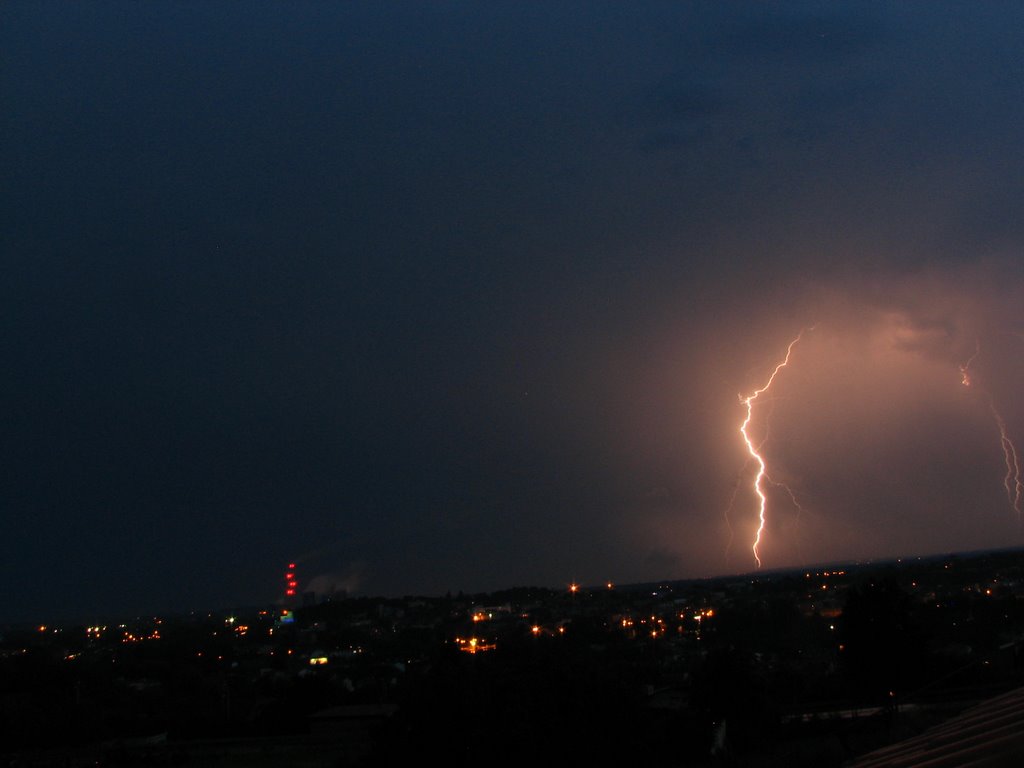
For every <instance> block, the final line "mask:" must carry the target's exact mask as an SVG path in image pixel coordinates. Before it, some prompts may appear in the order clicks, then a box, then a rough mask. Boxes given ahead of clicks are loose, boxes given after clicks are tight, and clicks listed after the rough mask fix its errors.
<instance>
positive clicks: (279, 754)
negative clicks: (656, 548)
mask: <svg viewBox="0 0 1024 768" xmlns="http://www.w3.org/2000/svg"><path fill="white" fill-rule="evenodd" d="M1022 639H1024V555H1022V553H1020V552H1015V551H1011V552H995V553H982V554H975V555H961V556H947V557H938V558H927V559H920V558H919V559H913V560H907V561H898V562H892V563H882V564H873V565H839V566H835V567H829V568H817V569H812V570H803V571H795V572H784V573H772V574H764V573H761V574H757V575H754V576H749V575H748V576H737V577H733V578H728V579H716V580H702V581H691V582H672V583H662V584H647V585H630V586H628V587H612V586H610V585H606V586H602V587H595V588H587V587H573V588H570V589H567V590H549V589H540V588H517V589H510V590H507V591H503V592H499V593H493V594H481V595H458V596H451V595H447V596H444V597H406V598H402V599H384V598H348V599H335V600H332V601H329V602H322V603H319V604H309V605H306V606H304V607H295V608H294V609H293V610H286V609H285V608H283V607H281V606H273V607H270V606H268V607H265V608H254V609H252V610H248V611H239V612H208V613H202V614H192V615H187V616H166V617H132V618H122V619H105V620H103V621H96V622H93V623H92V624H90V625H87V626H85V625H83V626H60V627H53V626H46V625H40V626H35V627H10V628H7V629H6V630H5V631H4V634H3V641H2V643H0V737H2V747H0V755H2V762H0V765H7V766H40V767H41V766H67V767H68V768H71V767H74V766H87V765H88V766H119V765H120V766H136V765H140V766H141V765H153V766H158V765H187V766H197V767H199V766H203V767H205V766H222V767H224V768H231V767H233V766H258V767H261V766H281V767H283V768H289V767H291V766H295V767H298V766H309V767H310V768H314V767H315V768H320V767H327V766H335V767H340V766H389V765H420V764H425V763H426V762H431V761H434V760H437V759H440V760H442V761H443V763H444V764H445V765H450V766H469V765H473V766H478V765H490V766H501V765H521V764H523V763H524V762H529V763H532V764H534V765H584V764H591V765H607V764H611V763H613V762H629V763H631V764H640V763H642V764H645V765H665V766H715V765H729V766H751V767H755V766H756V767H758V768H760V767H762V766H764V767H766V768H767V767H774V766H779V767H780V768H781V767H782V766H815V767H816V768H817V767H826V768H827V767H828V766H841V765H844V764H845V763H849V762H850V761H852V760H854V759H855V758H857V757H858V756H861V755H864V754H865V753H867V752H869V751H870V750H873V749H877V748H878V747H881V746H883V745H885V744H889V743H892V742H895V741H898V740H900V739H905V738H909V737H911V736H914V735H916V734H919V733H921V732H922V731H924V730H925V729H927V728H929V727H931V726H934V725H936V724H938V723H941V722H943V721H945V720H947V719H948V718H950V717H952V716H954V715H956V714H957V713H960V712H962V711H964V710H966V709H968V708H969V707H971V706H972V705H974V704H977V703H978V702H982V701H985V700H986V699H989V698H991V697H994V696H996V695H998V694H1001V693H1004V692H1006V691H1009V690H1013V689H1015V688H1017V687H1019V686H1021V685H1022V683H1024V664H1022V660H1021V658H1020V650H1021V641H1022Z"/></svg>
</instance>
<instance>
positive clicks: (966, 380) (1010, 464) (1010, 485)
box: [960, 341, 1024, 519]
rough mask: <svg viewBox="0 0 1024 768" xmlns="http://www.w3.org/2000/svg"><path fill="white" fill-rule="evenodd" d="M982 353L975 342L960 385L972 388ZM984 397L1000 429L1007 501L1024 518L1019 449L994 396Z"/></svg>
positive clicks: (961, 367) (964, 367)
mask: <svg viewBox="0 0 1024 768" xmlns="http://www.w3.org/2000/svg"><path fill="white" fill-rule="evenodd" d="M980 353H981V343H980V342H978V341H975V343H974V354H973V355H971V357H970V358H969V359H968V360H967V362H966V363H964V364H963V365H961V366H960V383H961V384H963V385H964V386H965V387H968V388H971V387H972V386H973V381H972V379H971V371H970V369H971V363H973V362H974V358H976V357H977V356H978V355H979V354H980ZM980 394H981V395H982V396H984V398H985V400H986V401H987V402H988V409H989V411H991V412H992V418H993V419H995V422H996V426H997V427H998V428H999V444H1000V445H1001V446H1002V448H1003V460H1004V461H1005V462H1006V475H1005V476H1004V477H1003V487H1004V488H1006V499H1007V501H1009V503H1010V506H1011V507H1013V511H1014V512H1016V513H1017V518H1018V519H1021V518H1022V509H1021V501H1022V500H1024V482H1021V472H1020V460H1019V459H1018V458H1017V448H1016V447H1015V446H1014V444H1013V441H1012V440H1011V439H1010V435H1009V433H1008V431H1007V429H1006V422H1005V421H1004V420H1003V416H1002V414H1001V413H1000V412H999V409H998V408H996V402H995V400H994V399H993V397H992V394H991V393H990V392H988V391H982V392H981V393H980Z"/></svg>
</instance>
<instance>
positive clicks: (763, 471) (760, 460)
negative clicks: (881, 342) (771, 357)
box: [740, 331, 804, 568]
mask: <svg viewBox="0 0 1024 768" xmlns="http://www.w3.org/2000/svg"><path fill="white" fill-rule="evenodd" d="M803 335H804V331H800V333H799V334H797V337H796V338H795V339H793V340H792V341H791V342H789V346H788V347H786V356H785V357H784V358H783V360H782V362H781V363H779V364H778V365H776V366H775V370H773V371H772V375H771V376H769V377H768V381H767V382H766V383H765V385H764V386H763V387H761V388H760V389H755V390H754V391H753V392H752V393H751V394H749V395H747V396H746V397H744V396H743V395H740V402H741V403H742V404H743V406H744V407H745V408H746V409H747V415H746V418H745V419H743V423H742V424H741V425H740V434H741V435H743V442H744V443H746V446H747V452H748V453H749V454H750V457H751V458H752V459H753V460H754V461H755V462H756V463H757V474H756V475H755V476H754V493H755V494H756V495H757V498H758V513H757V519H758V526H757V534H756V535H755V536H754V543H753V546H751V551H752V552H753V553H754V560H756V561H757V567H758V568H760V567H761V557H760V554H759V548H760V546H761V538H762V537H763V535H764V528H765V523H766V521H767V516H766V515H767V511H768V497H767V496H766V495H765V492H764V483H765V481H766V480H767V481H768V482H771V483H773V484H776V483H774V481H772V480H771V478H769V477H768V468H767V465H766V464H765V461H764V457H762V456H761V446H762V445H764V441H763V440H762V441H761V442H760V443H758V444H757V445H754V441H753V440H752V439H751V437H750V434H749V433H748V432H747V428H748V427H749V426H750V421H751V419H752V418H753V417H754V403H755V402H756V401H757V399H758V398H759V397H760V396H761V395H762V394H764V393H765V392H767V391H768V390H769V389H770V388H771V386H772V383H773V382H774V381H775V377H776V376H778V375H779V371H781V370H782V369H783V368H785V367H786V366H787V365H789V358H790V356H791V355H792V354H793V347H795V346H796V344H797V342H798V341H800V339H802V338H803ZM786 490H787V491H789V494H790V496H791V497H792V496H793V492H792V491H791V490H790V489H789V488H786ZM795 500H796V499H795V497H794V502H795Z"/></svg>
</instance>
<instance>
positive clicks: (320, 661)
mask: <svg viewBox="0 0 1024 768" xmlns="http://www.w3.org/2000/svg"><path fill="white" fill-rule="evenodd" d="M326 663H327V657H326V656H311V657H310V659H309V665H310V666H311V667H322V666H323V665H324V664H326Z"/></svg>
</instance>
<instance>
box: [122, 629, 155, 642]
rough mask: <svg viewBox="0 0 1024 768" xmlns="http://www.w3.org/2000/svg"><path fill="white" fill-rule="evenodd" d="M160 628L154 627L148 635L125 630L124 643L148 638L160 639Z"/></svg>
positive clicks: (142, 640)
mask: <svg viewBox="0 0 1024 768" xmlns="http://www.w3.org/2000/svg"><path fill="white" fill-rule="evenodd" d="M159 639H160V630H159V629H154V630H153V631H152V632H150V633H149V634H148V635H136V634H134V633H132V632H125V633H124V637H122V638H121V642H122V643H141V642H144V641H146V640H159Z"/></svg>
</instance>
